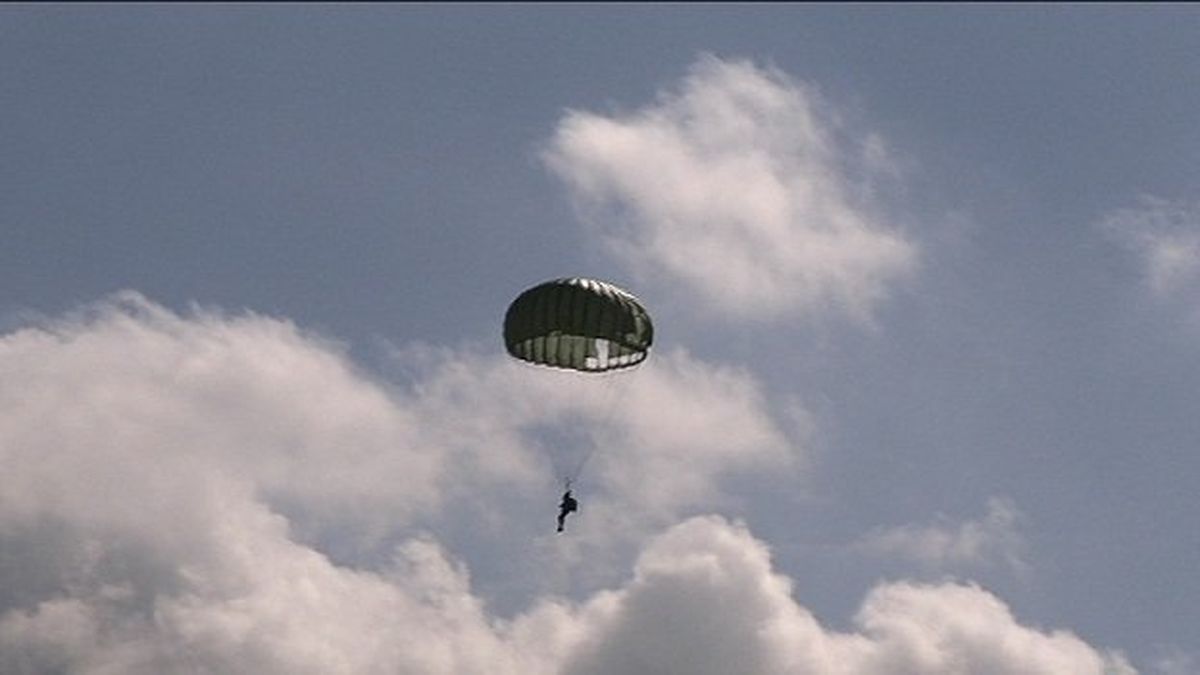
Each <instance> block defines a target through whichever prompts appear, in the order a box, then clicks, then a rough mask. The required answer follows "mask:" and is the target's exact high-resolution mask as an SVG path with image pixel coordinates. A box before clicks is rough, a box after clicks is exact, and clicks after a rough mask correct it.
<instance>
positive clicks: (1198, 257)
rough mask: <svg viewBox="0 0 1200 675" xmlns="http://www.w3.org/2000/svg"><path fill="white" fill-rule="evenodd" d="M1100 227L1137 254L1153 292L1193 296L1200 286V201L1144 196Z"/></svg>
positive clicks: (1114, 214) (1115, 212) (1109, 218)
mask: <svg viewBox="0 0 1200 675" xmlns="http://www.w3.org/2000/svg"><path fill="white" fill-rule="evenodd" d="M1100 227H1101V228H1102V229H1103V230H1104V231H1106V232H1108V233H1109V234H1110V235H1111V236H1113V237H1114V238H1115V239H1116V240H1117V241H1118V242H1120V243H1121V244H1123V245H1124V246H1125V247H1127V248H1129V249H1130V250H1131V251H1132V252H1133V253H1134V254H1136V255H1137V256H1138V257H1139V259H1140V262H1141V264H1142V266H1143V269H1144V273H1145V280H1146V284H1147V286H1148V287H1149V288H1150V290H1151V291H1152V292H1153V293H1154V294H1155V295H1157V296H1159V297H1163V298H1167V297H1173V296H1176V295H1183V294H1187V295H1193V294H1194V291H1195V290H1196V289H1197V288H1198V287H1200V204H1188V203H1184V202H1172V201H1168V200H1165V199H1159V198H1156V197H1143V198H1142V199H1141V203H1140V204H1139V205H1138V206H1136V207H1133V208H1127V209H1118V210H1116V211H1114V212H1112V213H1110V214H1109V215H1107V216H1106V217H1104V218H1103V219H1102V220H1101V221H1100Z"/></svg>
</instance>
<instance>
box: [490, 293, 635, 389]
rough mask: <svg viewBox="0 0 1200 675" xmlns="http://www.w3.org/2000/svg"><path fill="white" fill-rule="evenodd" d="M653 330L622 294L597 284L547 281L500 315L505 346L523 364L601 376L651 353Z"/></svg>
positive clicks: (515, 301)
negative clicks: (501, 316)
mask: <svg viewBox="0 0 1200 675" xmlns="http://www.w3.org/2000/svg"><path fill="white" fill-rule="evenodd" d="M653 340H654V326H653V324H651V323H650V314H649V313H647V312H646V308H645V307H642V304H641V303H640V302H638V300H637V298H635V297H633V296H632V295H630V294H629V293H627V292H626V291H623V290H621V289H620V288H617V287H616V286H614V285H612V284H610V283H607V282H604V281H596V280H595V279H582V278H579V277H571V278H566V279H555V280H553V281H547V282H545V283H543V284H539V285H537V286H534V287H533V288H530V289H529V290H527V291H525V292H524V293H521V295H519V296H517V299H516V300H514V301H513V303H512V304H511V305H509V307H508V313H507V314H506V315H505V316H504V346H505V347H506V348H507V349H508V353H509V354H511V355H513V356H515V357H516V358H518V359H521V360H522V361H528V362H530V363H536V364H539V365H543V366H550V367H553V368H566V369H569V370H578V371H583V372H595V373H599V372H603V371H606V370H616V369H618V368H628V367H630V366H635V365H637V364H639V363H641V362H642V361H644V360H645V359H646V357H647V356H648V355H649V353H650V343H651V342H653Z"/></svg>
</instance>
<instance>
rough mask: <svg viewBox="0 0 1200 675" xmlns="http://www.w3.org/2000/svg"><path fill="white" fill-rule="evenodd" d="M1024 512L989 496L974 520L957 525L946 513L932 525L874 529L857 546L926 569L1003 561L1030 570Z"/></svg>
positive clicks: (868, 551)
mask: <svg viewBox="0 0 1200 675" xmlns="http://www.w3.org/2000/svg"><path fill="white" fill-rule="evenodd" d="M1022 519H1023V516H1022V514H1021V512H1020V511H1019V510H1018V509H1017V508H1016V506H1015V505H1014V504H1013V503H1012V501H1011V500H1008V499H1003V498H998V497H993V498H992V499H989V500H988V502H987V513H985V514H984V515H983V516H982V517H981V518H979V519H977V520H965V521H963V522H960V523H955V522H953V521H951V520H949V519H947V518H946V517H944V516H939V517H938V519H937V522H935V523H934V524H931V525H904V526H901V527H897V528H892V529H884V530H877V531H875V532H872V533H870V534H868V535H867V536H866V537H864V538H863V539H861V540H860V541H859V542H857V543H856V544H855V546H854V547H855V548H857V549H858V550H860V551H864V552H867V553H871V554H873V555H883V556H898V557H901V558H904V559H907V560H911V561H913V562H916V563H918V564H920V565H922V566H924V567H926V568H929V569H934V570H947V569H955V568H959V569H961V568H971V567H981V566H988V565H997V564H1000V565H1004V566H1007V567H1008V568H1009V569H1011V570H1012V571H1014V572H1017V573H1021V572H1024V571H1025V570H1027V569H1028V567H1029V565H1028V563H1027V562H1026V560H1025V550H1026V548H1027V545H1026V543H1025V539H1024V537H1023V536H1022V535H1021V533H1020V530H1019V528H1018V526H1019V524H1020V522H1021V520H1022Z"/></svg>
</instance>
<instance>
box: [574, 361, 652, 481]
mask: <svg viewBox="0 0 1200 675" xmlns="http://www.w3.org/2000/svg"><path fill="white" fill-rule="evenodd" d="M638 369H640V366H633V367H632V368H629V369H627V370H626V371H625V372H621V371H612V372H605V373H600V374H599V375H598V376H592V377H599V378H600V379H601V380H602V382H603V383H602V384H601V386H600V389H601V391H600V394H599V395H598V396H597V404H596V405H595V406H594V407H593V410H594V411H595V413H596V414H595V416H594V418H593V420H594V421H593V425H594V432H593V434H592V438H591V439H590V441H591V442H590V443H588V444H587V447H586V448H585V449H584V451H583V453H582V455H581V456H580V457H579V459H578V460H577V461H576V462H575V463H574V464H573V465H572V466H571V467H570V469H569V470H568V471H566V472H565V474H564V475H563V476H562V478H563V482H564V484H565V485H566V486H567V489H570V486H571V485H572V484H573V483H575V482H576V481H577V480H578V479H579V476H580V475H581V474H582V473H583V470H584V468H585V467H586V466H587V464H588V462H589V461H590V460H591V459H592V456H593V455H595V454H596V451H597V450H599V449H600V444H601V442H602V441H603V440H604V439H603V436H604V435H605V434H606V432H607V431H608V429H609V427H610V425H611V423H612V421H613V419H614V418H615V417H616V412H617V403H618V401H619V400H620V399H621V395H622V394H624V393H625V392H626V390H627V389H628V387H629V383H630V381H631V380H632V379H633V373H634V372H636V371H637V370H638ZM582 377H589V376H587V375H582ZM597 436H601V437H600V438H597Z"/></svg>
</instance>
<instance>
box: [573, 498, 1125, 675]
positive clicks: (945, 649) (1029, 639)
mask: <svg viewBox="0 0 1200 675" xmlns="http://www.w3.org/2000/svg"><path fill="white" fill-rule="evenodd" d="M792 590H793V589H792V583H791V581H790V580H788V579H787V578H785V577H783V576H781V575H779V574H777V573H775V572H774V571H773V570H772V569H771V564H770V558H769V555H768V552H767V548H766V546H764V545H763V544H762V543H761V542H758V541H756V540H755V539H754V538H753V537H752V536H751V535H750V534H749V532H747V531H746V529H745V528H744V527H742V526H739V525H731V524H729V523H727V522H726V521H724V520H723V519H720V518H716V517H702V518H695V519H692V520H689V521H687V522H685V523H683V524H681V525H679V526H677V527H675V528H673V529H672V530H670V531H668V532H667V533H666V534H664V535H663V536H661V537H659V538H658V539H656V540H655V541H653V542H652V543H651V544H650V545H649V547H648V548H647V549H646V551H645V552H644V553H643V554H642V556H641V558H640V559H639V561H638V563H637V565H636V567H635V573H634V578H633V580H632V581H630V582H629V583H628V584H627V585H626V586H625V587H624V588H622V589H620V590H618V591H615V592H613V593H608V594H603V595H599V596H597V597H596V598H593V599H592V600H591V601H590V603H589V604H588V605H587V606H586V607H585V610H586V611H585V612H584V616H586V617H589V618H588V619H586V620H587V623H588V624H589V625H588V628H587V630H586V631H584V635H585V637H584V638H583V639H582V641H581V642H580V644H579V645H578V646H577V647H576V648H575V649H574V650H573V653H572V654H571V656H570V657H569V660H568V667H567V668H566V672H571V673H580V674H591V673H597V674H600V673H604V674H608V673H692V674H700V675H703V674H704V673H713V674H714V675H716V674H724V673H731V672H736V673H745V674H748V675H750V674H754V673H763V674H764V675H767V674H770V675H779V674H787V673H810V674H814V675H824V674H829V675H833V674H841V675H876V674H879V675H883V674H885V673H886V674H889V675H895V674H898V673H914V674H916V673H920V674H922V675H937V674H940V673H947V674H949V673H967V672H969V673H983V674H1000V673H1011V674H1013V675H1017V674H1020V675H1034V674H1037V673H1045V674H1047V675H1050V674H1054V675H1058V674H1060V673H1073V674H1079V675H1083V674H1086V673H1096V674H1097V675H1099V674H1101V673H1114V674H1115V673H1132V672H1134V671H1133V669H1132V668H1131V667H1129V665H1128V664H1127V663H1126V662H1125V660H1124V659H1123V658H1121V657H1120V656H1118V655H1115V654H1110V653H1106V652H1102V651H1099V650H1096V649H1094V648H1092V647H1090V646H1089V645H1087V644H1086V643H1085V642H1083V641H1082V640H1080V639H1079V638H1078V637H1076V636H1075V635H1073V634H1071V633H1069V632H1066V631H1049V632H1047V631H1041V630H1038V629H1035V628H1031V627H1027V626H1023V625H1021V624H1020V623H1018V622H1017V620H1016V619H1015V618H1014V617H1013V615H1012V613H1011V612H1010V610H1009V609H1008V607H1007V606H1005V605H1004V603H1003V602H1002V601H1001V600H1000V599H999V598H997V597H996V596H994V595H992V594H990V593H988V592H987V591H985V590H983V589H981V588H979V587H977V586H973V585H962V584H940V585H919V584H911V583H906V582H897V583H885V584H881V585H880V586H878V587H877V588H875V589H874V590H873V591H871V593H870V594H869V595H868V597H867V599H866V601H865V602H864V603H863V605H862V607H861V608H860V610H859V611H858V613H857V615H856V616H855V618H854V626H855V630H854V631H853V632H845V633H843V632H837V631H834V630H831V629H828V628H826V627H824V626H822V625H821V623H820V622H818V620H817V619H816V618H815V617H814V616H813V615H812V614H811V612H809V611H808V610H807V609H805V608H804V607H803V606H802V605H800V604H798V603H797V602H796V601H795V599H794V598H793V596H792Z"/></svg>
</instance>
